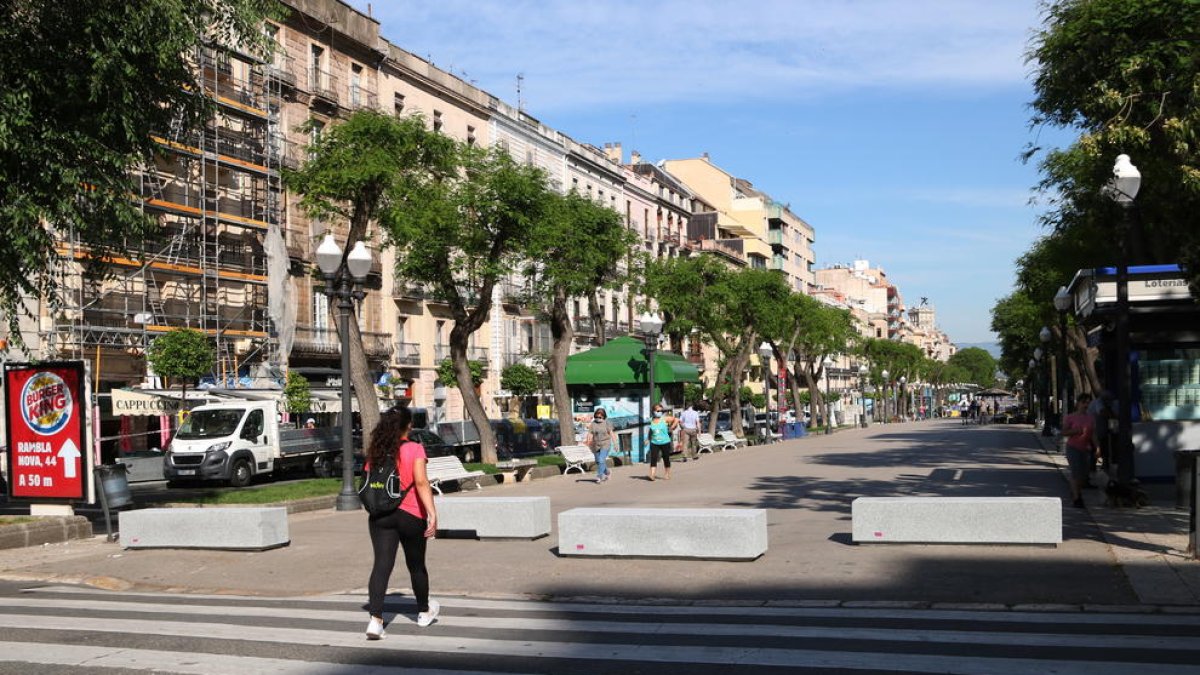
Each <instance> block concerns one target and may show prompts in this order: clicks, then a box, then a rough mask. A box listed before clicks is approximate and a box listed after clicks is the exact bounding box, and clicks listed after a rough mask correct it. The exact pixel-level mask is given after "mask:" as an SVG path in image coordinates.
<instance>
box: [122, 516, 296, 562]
mask: <svg viewBox="0 0 1200 675" xmlns="http://www.w3.org/2000/svg"><path fill="white" fill-rule="evenodd" d="M120 531H121V546H123V547H124V548H215V549H232V550H252V551H259V550H263V549H268V548H276V547H279V546H285V545H287V543H288V542H289V541H290V539H289V537H288V522H287V509H285V508H281V507H262V508H225V507H217V508H198V509H141V510H136V511H124V512H122V513H121V516H120Z"/></svg>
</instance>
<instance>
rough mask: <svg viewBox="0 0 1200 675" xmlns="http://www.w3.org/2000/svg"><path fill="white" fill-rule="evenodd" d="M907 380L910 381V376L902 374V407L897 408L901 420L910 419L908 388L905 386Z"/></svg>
mask: <svg viewBox="0 0 1200 675" xmlns="http://www.w3.org/2000/svg"><path fill="white" fill-rule="evenodd" d="M907 382H908V378H907V377H905V376H903V375H901V376H900V408H899V409H897V413H898V414H899V415H900V420H901V421H902V422H907V421H908V388H907V387H905V386H904V385H905V383H907Z"/></svg>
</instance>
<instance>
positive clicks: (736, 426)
mask: <svg viewBox="0 0 1200 675" xmlns="http://www.w3.org/2000/svg"><path fill="white" fill-rule="evenodd" d="M753 344H754V333H753V332H747V333H744V334H743V335H742V339H741V346H740V348H739V349H738V350H737V352H736V353H735V354H734V357H733V359H732V360H733V362H734V363H733V371H732V375H733V377H732V382H731V386H732V389H733V411H732V414H731V415H730V417H731V419H732V423H733V433H735V434H737V435H738V436H745V435H746V431H745V429H746V426H745V425H744V424H742V381H743V379H742V378H743V377H744V375H745V373H746V366H747V365H748V364H749V363H750V349H751V345H753Z"/></svg>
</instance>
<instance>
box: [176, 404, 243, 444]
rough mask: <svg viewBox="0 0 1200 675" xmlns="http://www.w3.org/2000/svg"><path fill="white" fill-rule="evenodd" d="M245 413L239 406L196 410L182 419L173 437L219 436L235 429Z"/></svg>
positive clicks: (230, 432)
mask: <svg viewBox="0 0 1200 675" xmlns="http://www.w3.org/2000/svg"><path fill="white" fill-rule="evenodd" d="M245 413H246V411H245V410H243V409H241V408H235V409H232V410H197V411H195V412H193V413H192V414H191V415H188V418H187V419H186V420H184V422H183V425H182V426H180V427H179V433H177V434H175V438H181V439H185V440H186V439H189V438H221V437H223V436H230V435H232V434H233V432H235V431H237V428H238V422H240V421H241V420H242V415H244V414H245Z"/></svg>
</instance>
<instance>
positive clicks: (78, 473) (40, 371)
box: [4, 361, 90, 501]
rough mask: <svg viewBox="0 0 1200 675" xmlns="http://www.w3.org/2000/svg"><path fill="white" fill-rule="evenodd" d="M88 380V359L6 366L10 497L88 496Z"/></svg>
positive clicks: (50, 497)
mask: <svg viewBox="0 0 1200 675" xmlns="http://www.w3.org/2000/svg"><path fill="white" fill-rule="evenodd" d="M85 381H86V376H85V372H84V365H83V362H82V361H63V362H46V363H39V364H28V363H10V364H6V365H5V368H4V404H5V405H4V414H5V421H6V423H7V424H6V429H7V430H8V434H7V444H8V473H9V475H8V481H7V482H8V496H9V498H10V499H29V500H47V501H50V500H82V499H83V498H84V496H85V495H86V494H87V493H86V489H87V478H88V476H89V474H90V466H89V465H90V462H89V459H90V453H88V452H87V451H86V448H87V443H86V435H85V434H86V432H87V412H88V409H87V406H88V402H87V399H86V397H87V389H86V387H85Z"/></svg>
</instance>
